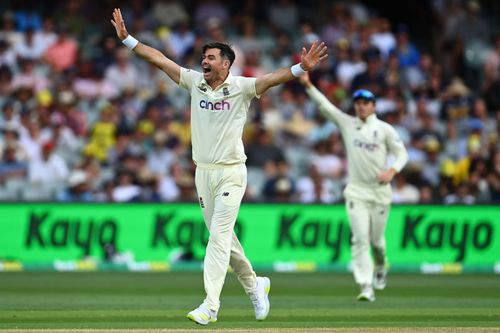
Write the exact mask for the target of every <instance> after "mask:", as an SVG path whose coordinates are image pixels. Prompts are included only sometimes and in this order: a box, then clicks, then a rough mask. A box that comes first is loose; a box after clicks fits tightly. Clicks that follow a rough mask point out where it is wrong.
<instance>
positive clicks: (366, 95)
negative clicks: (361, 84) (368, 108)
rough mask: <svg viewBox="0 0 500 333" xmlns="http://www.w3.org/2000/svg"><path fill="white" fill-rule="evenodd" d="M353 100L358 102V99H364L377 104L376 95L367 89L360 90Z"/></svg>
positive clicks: (353, 96) (356, 92)
mask: <svg viewBox="0 0 500 333" xmlns="http://www.w3.org/2000/svg"><path fill="white" fill-rule="evenodd" d="M352 99H353V100H354V101H357V100H358V99H364V100H365V101H371V102H375V95H374V94H373V93H372V92H371V91H369V90H366V89H359V90H356V91H355V92H354V94H353V95H352Z"/></svg>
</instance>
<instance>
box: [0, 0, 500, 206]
mask: <svg viewBox="0 0 500 333" xmlns="http://www.w3.org/2000/svg"><path fill="white" fill-rule="evenodd" d="M312 3H313V4H314V6H312V5H311V2H309V1H306V2H303V1H291V0H277V1H273V2H263V1H257V0H254V1H250V0H249V1H243V2H234V3H231V4H227V3H226V2H223V1H218V0H205V1H168V0H164V1H162V0H153V1H141V0H129V1H83V0H66V1H51V2H47V3H46V2H36V1H24V2H23V1H21V2H17V3H15V2H12V3H11V2H2V3H1V4H0V13H1V14H0V20H1V26H0V111H1V112H0V129H1V133H0V156H1V160H0V200H1V201H65V202H67V201H89V202H93V201H95V202H173V201H196V198H197V196H196V191H195V188H194V165H193V162H192V161H191V148H190V105H189V95H188V93H187V92H186V91H184V90H183V89H180V88H179V87H177V85H175V84H174V83H173V82H172V81H170V80H169V78H168V77H167V76H166V75H165V74H164V73H163V72H161V71H160V70H158V69H157V68H154V67H152V66H150V65H149V64H148V63H146V62H144V61H143V60H141V59H140V58H139V57H137V56H134V55H133V53H132V52H131V51H129V50H128V49H127V48H125V47H124V46H123V45H122V44H121V43H120V41H119V40H118V38H117V37H116V35H115V33H114V30H113V27H112V26H111V23H110V19H111V13H112V8H113V7H118V6H119V7H120V8H121V10H122V13H123V16H124V19H125V23H126V24H127V27H128V30H129V32H130V33H131V34H132V35H133V36H134V37H136V38H137V39H138V40H140V41H141V42H143V43H145V44H148V45H150V46H153V47H155V48H157V49H159V50H161V51H162V52H164V53H165V54H166V55H167V56H168V57H170V58H171V59H173V60H174V61H176V62H178V63H179V64H180V65H181V66H183V67H188V68H193V69H196V70H199V69H200V61H201V54H200V52H201V46H202V45H203V44H204V43H206V42H207V41H222V42H229V43H231V44H232V46H233V48H234V50H235V52H236V61H235V63H234V64H233V66H232V73H233V75H244V76H259V75H262V74H265V73H268V72H271V71H274V70H276V69H278V68H281V67H287V66H290V65H292V64H294V63H297V62H298V61H299V59H300V50H301V47H302V46H307V45H309V44H310V43H312V41H314V40H322V41H325V42H326V44H327V45H328V47H329V58H328V59H327V61H325V62H324V63H322V65H321V66H320V68H319V69H317V70H315V71H314V72H312V73H311V77H312V80H313V83H314V84H315V85H316V86H317V87H318V88H319V89H320V90H321V91H322V92H323V93H324V94H325V95H326V96H327V97H328V98H329V99H330V100H331V101H332V102H333V103H334V104H335V105H337V106H338V107H340V108H341V109H342V110H344V111H345V112H348V113H351V114H352V112H353V108H352V100H351V98H350V96H351V94H352V92H353V91H354V90H356V89H359V88H362V87H363V88H367V89H370V90H371V91H373V92H374V93H375V94H376V95H377V116H378V117H379V118H381V119H383V120H385V121H387V122H389V123H390V124H392V125H393V126H394V127H395V128H396V129H397V131H398V132H399V134H400V136H401V138H402V139H403V141H404V143H405V144H406V147H407V149H408V151H409V156H410V160H409V163H408V165H407V167H406V168H405V169H404V171H403V172H402V173H400V174H399V175H397V177H396V179H395V180H394V182H393V189H394V198H393V199H394V202H395V203H437V204H443V203H444V204H475V203H477V204H479V203H500V144H499V139H498V138H499V133H500V35H499V34H498V31H500V29H499V22H498V17H499V16H498V15H497V14H498V13H496V14H495V12H489V11H488V10H485V8H484V7H483V5H482V4H481V2H479V1H460V0H430V1H427V2H426V3H428V4H429V8H431V12H429V17H422V23H421V24H432V25H433V30H434V31H435V32H437V33H434V34H433V36H432V40H429V41H427V43H425V44H422V43H417V42H416V41H417V40H418V38H417V37H421V36H419V34H418V30H417V29H415V27H412V26H410V25H408V24H405V22H395V21H394V20H391V19H389V18H388V17H384V15H383V14H381V13H379V12H378V11H377V8H371V7H369V6H366V5H365V4H363V2H361V1H335V2H334V1H327V0H324V1H313V2H312ZM426 22H427V23H426ZM244 141H245V146H246V153H247V156H248V160H247V166H248V190H247V194H246V197H245V200H246V201H254V202H303V203H335V202H341V201H342V189H343V187H344V185H345V183H346V177H347V176H348V175H346V169H347V168H346V153H345V150H344V146H343V144H342V139H341V137H340V134H339V130H338V128H337V127H336V126H335V125H334V124H332V123H331V122H328V121H326V120H325V119H324V118H323V117H322V116H321V114H320V113H319V112H318V109H317V106H316V105H314V103H312V102H311V100H309V99H308V97H307V95H306V93H305V91H304V89H303V88H302V87H301V86H300V85H299V84H298V82H295V81H292V82H290V83H287V84H285V85H283V86H281V87H276V88H273V89H272V90H271V91H269V92H268V93H266V94H265V95H264V96H262V97H261V98H260V99H258V100H255V101H254V103H253V104H252V106H251V108H250V112H249V115H248V124H247V126H246V129H245V133H244Z"/></svg>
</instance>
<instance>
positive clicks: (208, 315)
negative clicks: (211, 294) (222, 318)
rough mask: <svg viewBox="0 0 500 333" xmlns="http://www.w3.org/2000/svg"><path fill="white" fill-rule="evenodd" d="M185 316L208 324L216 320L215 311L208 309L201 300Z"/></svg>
mask: <svg viewBox="0 0 500 333" xmlns="http://www.w3.org/2000/svg"><path fill="white" fill-rule="evenodd" d="M186 317H187V318H188V319H190V320H192V321H194V322H195V323H197V324H200V325H208V324H209V323H215V322H216V321H217V311H213V310H210V309H209V308H208V306H207V305H206V304H205V302H203V303H201V305H200V306H199V307H197V308H196V309H194V310H193V311H191V312H189V313H188V314H187V316H186Z"/></svg>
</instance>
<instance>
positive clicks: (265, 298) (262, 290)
mask: <svg viewBox="0 0 500 333" xmlns="http://www.w3.org/2000/svg"><path fill="white" fill-rule="evenodd" d="M270 290H271V280H269V278H267V277H260V276H258V277H257V287H255V290H254V291H253V292H251V293H250V294H248V296H250V300H251V301H252V304H253V308H254V310H255V319H257V320H264V319H266V318H267V315H268V314H269V308H270V307H271V304H270V303H269V291H270Z"/></svg>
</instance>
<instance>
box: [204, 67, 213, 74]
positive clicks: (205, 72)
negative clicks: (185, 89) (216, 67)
mask: <svg viewBox="0 0 500 333" xmlns="http://www.w3.org/2000/svg"><path fill="white" fill-rule="evenodd" d="M211 71H212V69H211V68H210V67H204V68H203V74H208V73H210V72H211Z"/></svg>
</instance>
